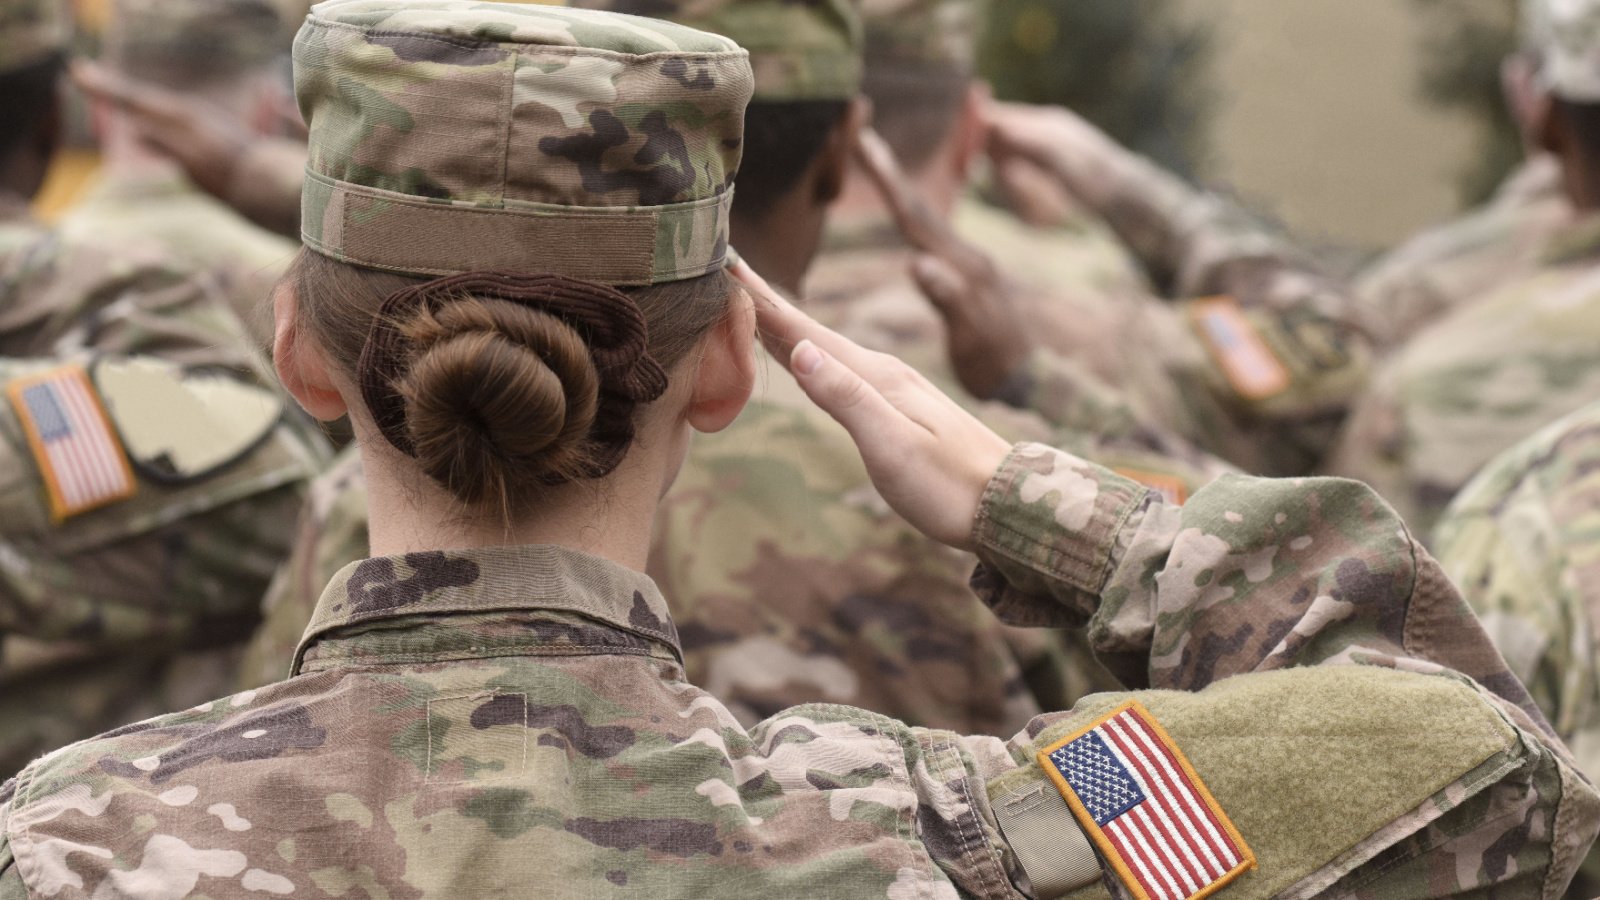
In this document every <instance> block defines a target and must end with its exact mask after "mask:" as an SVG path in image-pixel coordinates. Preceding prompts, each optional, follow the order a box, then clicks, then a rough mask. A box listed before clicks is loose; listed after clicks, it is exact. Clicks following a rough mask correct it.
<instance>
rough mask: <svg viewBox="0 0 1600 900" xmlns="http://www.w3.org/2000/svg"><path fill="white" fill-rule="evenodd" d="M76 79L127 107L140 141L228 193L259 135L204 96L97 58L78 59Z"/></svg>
mask: <svg viewBox="0 0 1600 900" xmlns="http://www.w3.org/2000/svg"><path fill="white" fill-rule="evenodd" d="M72 79H73V81H75V82H76V83H77V85H78V87H80V88H82V89H83V91H84V93H86V94H88V95H89V96H90V97H91V98H92V99H95V100H99V101H101V102H104V103H109V104H112V105H114V106H117V107H120V108H121V109H122V110H124V111H125V112H127V113H128V114H129V116H130V118H131V119H132V120H133V121H134V123H135V124H136V126H137V128H138V132H139V138H140V140H142V141H143V142H144V143H145V144H147V145H148V146H150V147H151V148H152V149H153V150H155V151H157V152H158V153H161V154H162V155H164V156H168V157H171V158H172V159H173V161H175V162H177V163H178V165H180V166H182V167H183V169H184V171H185V172H187V173H188V174H189V177H190V178H191V179H192V180H193V181H194V182H195V184H197V185H199V186H200V187H201V188H203V189H204V190H206V191H207V192H209V193H211V194H214V195H216V196H218V197H223V198H226V196H227V194H228V190H229V188H230V187H231V186H232V184H233V179H234V167H235V165H237V163H238V160H240V159H241V158H242V157H243V156H244V154H245V151H247V150H248V149H249V148H250V145H251V143H252V141H253V140H255V136H254V135H253V134H252V133H251V132H250V129H249V128H248V127H247V126H246V125H245V123H243V122H239V121H237V120H235V119H234V117H233V116H231V115H230V114H228V113H227V112H225V111H222V110H219V109H216V108H214V107H211V106H208V105H206V104H204V103H203V102H201V101H197V100H195V99H193V98H190V97H184V96H180V95H179V94H177V93H175V92H173V91H170V90H167V89H166V88H163V87H160V86H158V85H153V84H149V83H147V82H142V81H138V80H136V79H132V78H129V77H127V76H125V75H120V74H113V73H111V72H109V71H107V70H106V69H104V68H103V67H101V66H98V65H96V64H94V63H90V62H77V63H74V64H73V66H72Z"/></svg>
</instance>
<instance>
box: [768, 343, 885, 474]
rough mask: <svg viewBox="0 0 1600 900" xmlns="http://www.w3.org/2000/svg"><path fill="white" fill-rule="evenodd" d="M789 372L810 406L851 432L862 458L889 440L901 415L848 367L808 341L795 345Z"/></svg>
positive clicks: (875, 389) (790, 358)
mask: <svg viewBox="0 0 1600 900" xmlns="http://www.w3.org/2000/svg"><path fill="white" fill-rule="evenodd" d="M789 371H790V372H791V373H792V374H793V375H794V379H795V381H797V382H799V383H800V389H801V390H803V391H805V392H806V396H807V397H810V398H811V402H812V403H815V404H816V405H817V406H819V407H821V408H822V411H823V412H825V413H827V414H828V415H830V416H832V417H833V419H834V421H836V422H838V423H839V424H840V425H843V426H844V428H845V430H846V431H848V432H850V437H851V438H852V439H854V440H855V442H856V445H857V447H859V448H860V449H861V451H862V453H863V454H865V453H867V452H868V451H869V450H870V449H871V447H870V446H869V445H873V444H874V442H875V441H876V442H881V441H885V440H887V439H888V434H889V431H890V429H891V427H892V423H894V422H895V421H897V420H899V419H901V418H903V416H901V414H900V412H899V411H898V410H896V409H895V408H894V406H893V405H891V404H890V403H889V401H888V400H886V399H884V396H883V395H882V394H880V393H878V389H877V388H875V387H873V386H872V385H870V384H868V383H867V381H866V379H864V378H862V377H861V375H860V374H859V373H857V372H855V371H853V370H851V369H850V367H849V366H846V365H844V364H843V363H841V362H839V360H837V359H835V358H834V357H832V356H830V355H829V354H828V353H827V352H825V351H824V350H823V349H822V348H821V347H818V346H817V345H816V344H815V343H813V342H812V341H810V340H803V341H801V342H800V343H798V344H796V345H795V348H794V353H793V354H791V355H790V357H789Z"/></svg>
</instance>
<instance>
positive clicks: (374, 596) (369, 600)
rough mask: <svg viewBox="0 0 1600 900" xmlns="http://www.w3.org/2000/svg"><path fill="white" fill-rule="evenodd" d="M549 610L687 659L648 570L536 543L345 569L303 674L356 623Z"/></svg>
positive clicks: (327, 595) (326, 604)
mask: <svg viewBox="0 0 1600 900" xmlns="http://www.w3.org/2000/svg"><path fill="white" fill-rule="evenodd" d="M539 611H555V612H560V613H573V614H577V615H580V616H584V617H586V618H589V619H592V620H595V621H597V622H599V623H601V624H602V625H606V626H609V627H610V628H614V629H617V630H619V631H624V632H628V633H631V634H633V635H636V636H638V637H642V638H645V639H646V640H649V641H654V642H657V643H660V644H663V645H665V646H666V647H667V648H668V649H670V650H671V651H672V654H673V655H674V656H675V657H677V659H678V661H679V662H680V663H681V662H682V660H683V650H682V648H681V647H680V646H679V643H678V630H677V627H676V626H674V625H673V624H672V616H671V614H670V613H669V612H668V611H667V604H666V601H665V600H664V599H662V596H661V592H660V590H658V589H657V588H656V586H655V582H653V581H651V580H650V578H649V577H648V576H646V575H644V574H642V573H640V572H635V571H633V570H632V569H628V568H625V567H623V566H619V565H617V564H616V563H613V562H610V561H609V560H604V559H601V558H600V557H597V556H591V555H589V554H587V553H580V552H578V551H576V550H568V549H566V548H564V547H556V546H551V545H535V546H521V547H487V548H479V549H474V550H446V551H431V552H427V553H408V554H405V555H403V556H379V557H373V558H372V559H364V560H361V561H360V562H355V563H351V564H350V565H348V566H345V567H344V568H343V569H340V570H339V573H338V574H336V575H335V576H334V577H333V581H331V582H330V583H329V584H328V587H327V589H325V590H324V591H323V592H322V598H321V599H319V600H318V601H317V608H316V610H315V612H313V613H312V616H311V624H309V625H308V626H306V631H305V634H304V636H302V637H301V638H300V646H299V647H298V648H296V650H295V655H294V669H293V672H294V673H299V671H300V666H301V662H302V659H303V658H304V656H305V653H306V650H307V648H309V647H310V646H311V645H312V644H313V643H315V642H317V641H318V640H319V639H322V638H325V637H328V636H330V634H331V633H332V632H334V631H337V630H340V629H344V628H347V627H349V626H352V625H369V624H371V623H375V622H382V621H390V622H394V623H396V624H397V625H398V624H401V623H403V620H405V619H408V618H419V617H428V618H429V619H431V620H437V619H438V618H439V617H441V616H451V615H461V616H469V615H474V614H484V613H517V612H522V613H526V612H539ZM529 640H530V641H535V642H537V641H538V640H539V638H538V637H537V635H532V634H530V636H529Z"/></svg>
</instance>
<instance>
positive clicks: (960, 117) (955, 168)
mask: <svg viewBox="0 0 1600 900" xmlns="http://www.w3.org/2000/svg"><path fill="white" fill-rule="evenodd" d="M993 102H994V92H993V91H992V90H990V88H989V84H988V82H984V81H974V82H972V83H971V84H970V85H968V86H967V90H966V96H964V97H963V98H962V100H961V111H960V113H959V114H957V116H956V121H955V127H954V128H952V129H951V131H950V156H949V157H948V158H949V160H950V165H951V174H953V175H954V176H955V178H956V183H957V184H962V185H964V184H966V183H967V181H968V179H969V178H970V176H971V173H972V166H973V163H974V162H975V161H976V160H977V159H978V156H979V155H980V154H982V153H983V148H984V147H986V146H988V143H989V115H988V111H989V105H990V104H991V103H993Z"/></svg>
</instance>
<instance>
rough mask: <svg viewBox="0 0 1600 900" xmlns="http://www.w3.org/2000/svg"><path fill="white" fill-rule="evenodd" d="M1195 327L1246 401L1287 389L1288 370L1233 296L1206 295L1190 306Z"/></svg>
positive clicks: (1269, 395) (1235, 388) (1213, 357)
mask: <svg viewBox="0 0 1600 900" xmlns="http://www.w3.org/2000/svg"><path fill="white" fill-rule="evenodd" d="M1190 310H1191V316H1192V317H1193V319H1194V326H1195V330H1196V331H1198V332H1199V334H1200V339H1201V340H1202V341H1204V342H1205V345H1206V347H1207V349H1209V350H1210V352H1211V358H1212V359H1214V360H1216V362H1217V365H1219V366H1221V367H1222V372H1223V374H1224V375H1226V376H1227V377H1228V383H1229V384H1231V385H1233V387H1234V390H1236V391H1238V392H1239V394H1240V395H1241V396H1243V397H1245V398H1246V399H1248V400H1262V399H1265V398H1267V397H1271V396H1273V395H1274V394H1281V393H1283V392H1284V391H1286V390H1288V388H1289V370H1288V369H1287V368H1285V367H1284V365H1283V361H1282V360H1280V359H1278V357H1277V356H1276V355H1275V354H1273V352H1272V350H1271V348H1269V347H1268V346H1267V342H1266V341H1264V340H1262V338H1261V335H1260V334H1259V333H1258V332H1257V331H1256V328H1255V326H1254V325H1253V324H1251V322H1250V320H1249V318H1248V317H1246V316H1245V314H1244V310H1242V309H1240V308H1239V303H1238V301H1236V300H1234V299H1233V298H1232V297H1207V298H1204V299H1201V300H1196V301H1195V302H1194V305H1193V306H1192V307H1190Z"/></svg>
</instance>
